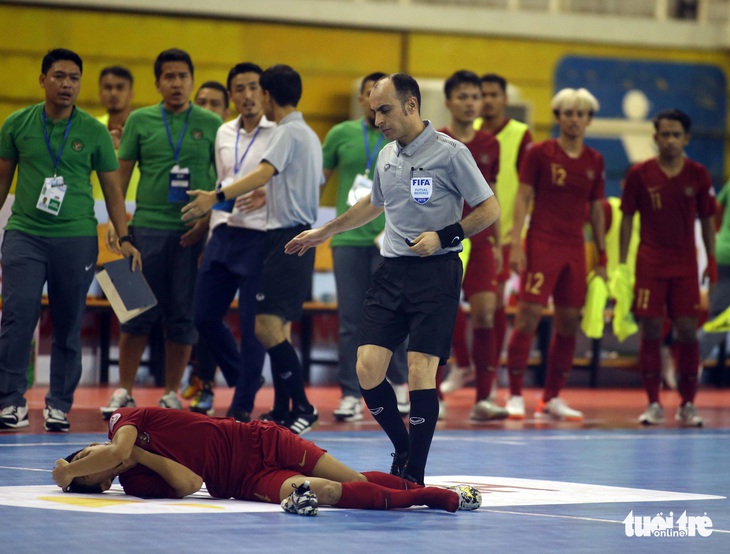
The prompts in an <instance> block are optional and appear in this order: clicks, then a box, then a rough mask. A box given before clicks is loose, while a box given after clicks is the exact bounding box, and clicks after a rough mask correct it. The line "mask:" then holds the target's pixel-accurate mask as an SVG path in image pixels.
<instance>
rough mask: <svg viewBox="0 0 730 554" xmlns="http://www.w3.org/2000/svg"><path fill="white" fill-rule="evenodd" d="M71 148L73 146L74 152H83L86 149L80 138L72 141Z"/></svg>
mask: <svg viewBox="0 0 730 554" xmlns="http://www.w3.org/2000/svg"><path fill="white" fill-rule="evenodd" d="M71 148H73V150H74V152H81V151H82V150H83V149H84V143H83V142H81V141H80V140H79V139H74V141H73V142H72V143H71Z"/></svg>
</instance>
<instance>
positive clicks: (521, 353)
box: [507, 331, 533, 396]
mask: <svg viewBox="0 0 730 554" xmlns="http://www.w3.org/2000/svg"><path fill="white" fill-rule="evenodd" d="M532 337H533V335H532V333H523V332H522V331H512V336H511V337H510V339H509V346H508V347H507V368H508V369H509V393H510V395H511V396H522V383H523V381H524V378H525V369H526V368H527V360H528V358H529V357H530V346H532Z"/></svg>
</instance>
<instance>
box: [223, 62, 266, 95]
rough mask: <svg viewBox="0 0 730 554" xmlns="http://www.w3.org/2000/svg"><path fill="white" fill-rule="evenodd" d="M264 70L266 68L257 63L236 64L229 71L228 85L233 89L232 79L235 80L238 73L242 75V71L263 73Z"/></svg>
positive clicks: (229, 88)
mask: <svg viewBox="0 0 730 554" xmlns="http://www.w3.org/2000/svg"><path fill="white" fill-rule="evenodd" d="M263 72H264V70H263V69H261V67H260V66H258V65H256V64H255V63H251V62H243V63H239V64H236V65H234V66H233V67H232V68H231V70H230V71H229V72H228V79H226V87H227V88H228V90H231V81H233V78H234V77H235V76H236V75H240V74H241V73H256V74H257V75H261V74H262V73H263Z"/></svg>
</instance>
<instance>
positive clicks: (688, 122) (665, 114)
mask: <svg viewBox="0 0 730 554" xmlns="http://www.w3.org/2000/svg"><path fill="white" fill-rule="evenodd" d="M662 119H669V120H670V121H679V122H680V123H681V124H682V128H683V129H684V132H685V133H687V134H689V132H690V131H691V130H692V119H691V118H690V117H689V116H688V115H687V114H686V113H684V112H683V111H682V110H678V109H677V108H672V109H671V110H663V111H661V112H659V113H658V114H656V116H655V117H654V119H653V120H652V122H653V123H654V130H655V131H658V130H659V121H661V120H662Z"/></svg>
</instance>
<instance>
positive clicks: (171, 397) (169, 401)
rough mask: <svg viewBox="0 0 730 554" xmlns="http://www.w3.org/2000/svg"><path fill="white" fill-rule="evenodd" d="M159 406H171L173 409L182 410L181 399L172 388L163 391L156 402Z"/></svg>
mask: <svg viewBox="0 0 730 554" xmlns="http://www.w3.org/2000/svg"><path fill="white" fill-rule="evenodd" d="M157 405H158V406H159V407H160V408H171V409H173V410H182V407H183V406H182V401H181V400H180V397H179V396H178V395H177V393H176V392H175V391H174V390H171V391H169V392H167V393H165V394H164V395H163V396H162V398H160V401H159V402H158V403H157Z"/></svg>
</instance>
